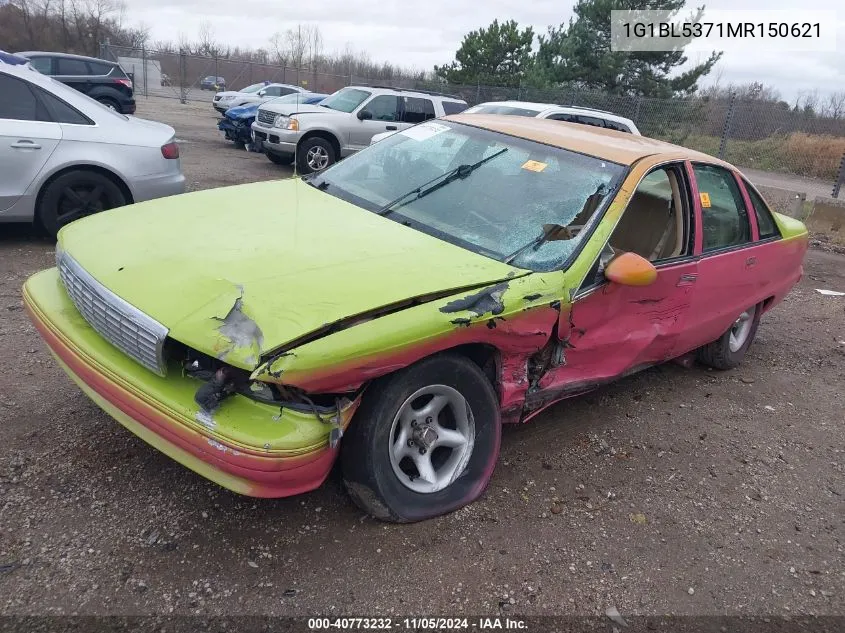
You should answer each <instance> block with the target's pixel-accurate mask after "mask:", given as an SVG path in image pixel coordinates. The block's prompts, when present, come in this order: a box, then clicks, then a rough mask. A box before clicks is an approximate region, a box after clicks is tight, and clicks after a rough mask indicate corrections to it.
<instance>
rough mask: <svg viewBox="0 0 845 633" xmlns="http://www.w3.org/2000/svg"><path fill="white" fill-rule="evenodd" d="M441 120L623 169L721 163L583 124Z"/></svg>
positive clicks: (479, 117) (499, 118)
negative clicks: (660, 163)
mask: <svg viewBox="0 0 845 633" xmlns="http://www.w3.org/2000/svg"><path fill="white" fill-rule="evenodd" d="M444 118H445V119H446V120H447V121H455V122H456V123H464V124H466V125H472V126H475V127H480V128H484V129H487V130H493V131H494V132H501V133H502V134H508V135H510V136H517V137H520V138H524V139H528V140H530V141H537V142H538V143H545V144H546V145H553V146H555V147H560V148H563V149H568V150H572V151H575V152H579V153H582V154H588V155H590V156H596V157H597V158H601V159H603V160H609V161H612V162H615V163H621V164H623V165H631V164H633V163H635V162H636V161H638V160H639V159H641V158H644V157H646V156H653V155H659V156H660V157H665V158H666V159H686V158H689V159H690V160H701V161H706V162H712V163H722V161H720V160H719V159H717V158H714V157H712V156H708V155H707V154H702V153H701V152H696V151H694V150H691V149H687V148H685V147H681V146H679V145H672V144H671V143H666V142H664V141H657V140H655V139H651V138H646V137H645V136H636V135H634V134H628V133H627V132H617V131H615V130H606V129H604V128H598V127H594V126H592V125H584V124H582V123H565V122H563V121H554V120H550V119H537V118H534V117H522V116H510V115H502V114H453V115H450V116H447V117H444ZM722 164H724V163H722Z"/></svg>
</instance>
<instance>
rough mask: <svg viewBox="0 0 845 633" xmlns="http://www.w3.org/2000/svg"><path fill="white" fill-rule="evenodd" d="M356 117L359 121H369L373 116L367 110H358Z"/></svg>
mask: <svg viewBox="0 0 845 633" xmlns="http://www.w3.org/2000/svg"><path fill="white" fill-rule="evenodd" d="M358 118H359V119H360V120H361V121H369V120H371V119H372V118H373V113H372V112H370V111H369V110H358Z"/></svg>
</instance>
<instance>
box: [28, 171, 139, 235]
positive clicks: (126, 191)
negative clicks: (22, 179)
mask: <svg viewBox="0 0 845 633" xmlns="http://www.w3.org/2000/svg"><path fill="white" fill-rule="evenodd" d="M74 171H90V172H95V173H98V174H100V175H101V176H105V177H106V178H108V179H109V180H111V181H112V182H113V183H114V184H115V185H117V187H118V188H119V189H120V191H121V193H123V195H124V197H125V198H126V204H133V203H134V202H135V199H134V197H133V195H132V190H131V189H130V188H129V185H127V184H126V182H125V181H124V180H123V179H122V178H121V177H120V176H118V175H117V174H116V173H114V172H113V171H111V170H109V169H106V168H105V167H102V166H101V165H93V164H88V163H81V164H74V165H67V166H65V167H62V168H60V169H57V170H56V171H54V172H53V173H52V174H50V175H49V176H47V178H45V179H44V180H43V181H42V182H41V184H40V185H39V186H38V195H37V196H36V197H35V212H34V213H33V221H34V222H39V221H40V220H39V217H38V215H39V212H40V209H41V199H42V198H43V197H44V192H45V191H46V190H47V187H49V186H50V184H51V183H53V182H54V181H55V180H56V179H57V178H59V177H60V176H64V175H65V174H68V173H70V172H74Z"/></svg>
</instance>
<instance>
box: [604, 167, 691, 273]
mask: <svg viewBox="0 0 845 633" xmlns="http://www.w3.org/2000/svg"><path fill="white" fill-rule="evenodd" d="M684 189H685V185H684V181H683V176H682V173H681V172H680V171H679V170H678V169H676V168H675V167H672V166H666V167H658V168H657V169H655V170H653V171H651V172H650V173H648V174H647V175H646V176H645V177H644V178H643V179H642V180H641V181H640V184H639V186H638V187H637V190H636V191H635V192H634V195H632V196H631V198H630V200H628V206H627V207H626V208H625V211H624V212H623V213H622V218H621V219H620V220H619V224H617V225H616V228H615V229H614V230H613V234H612V235H611V236H610V240H609V244H610V246H611V247H612V248H613V250H614V251H616V252H631V253H636V254H637V255H639V256H640V257H644V258H645V259H647V260H649V261H650V262H658V261H661V260H664V259H673V258H675V257H681V256H682V255H686V254H687V253H688V251H687V243H686V239H685V238H686V232H687V229H686V227H687V226H688V225H689V222H687V217H686V216H687V211H686V206H685V205H684V199H685V196H683V195H682V193H681V192H682V191H684Z"/></svg>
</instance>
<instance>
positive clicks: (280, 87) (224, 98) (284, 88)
mask: <svg viewBox="0 0 845 633" xmlns="http://www.w3.org/2000/svg"><path fill="white" fill-rule="evenodd" d="M306 92H308V91H307V90H306V89H305V88H300V87H299V86H291V85H290V84H271V83H270V82H267V81H265V82H262V83H257V84H253V85H251V86H247V87H246V88H244V89H243V90H236V91H233V90H230V91H227V92H218V93H217V94H216V95H214V99H213V100H212V102H211V105H212V106H213V107H214V109H215V110H217V111H218V112H219V113H220V114H223V113H224V112H226V110H228V109H229V108H234V107H235V106H241V105H247V104H248V103H261V102H262V101H269V100H270V99H273V98H275V97H282V96H284V95H289V94H294V93H306Z"/></svg>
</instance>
